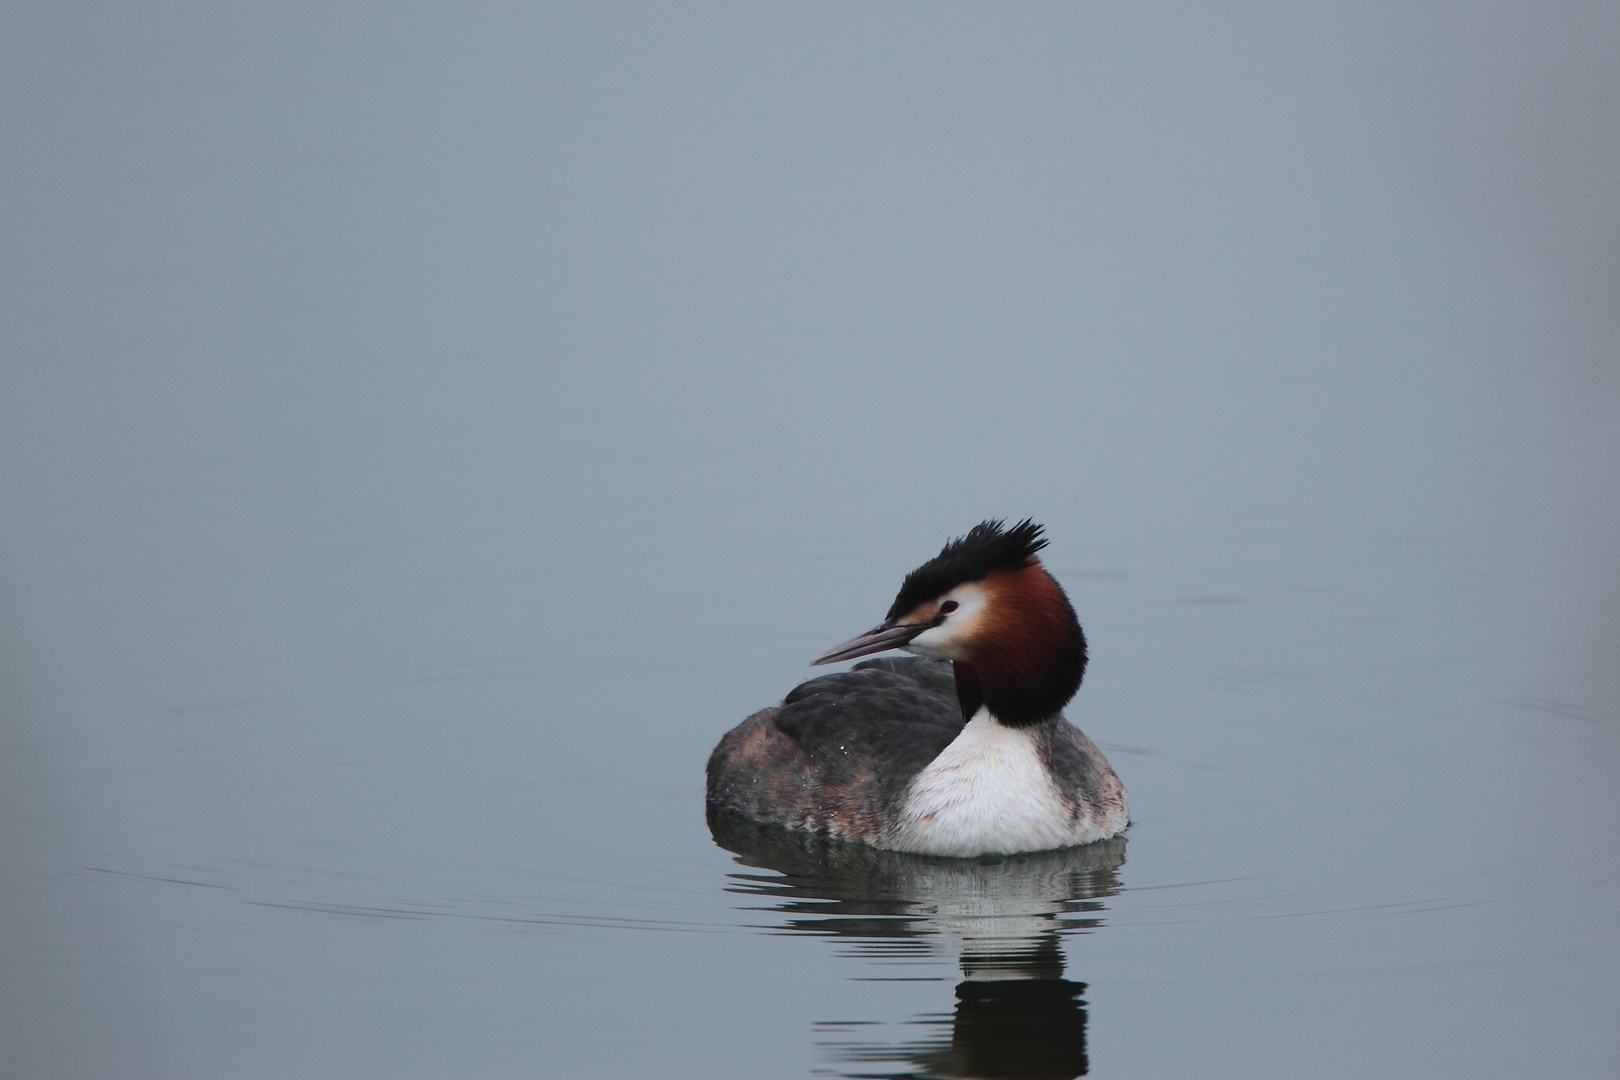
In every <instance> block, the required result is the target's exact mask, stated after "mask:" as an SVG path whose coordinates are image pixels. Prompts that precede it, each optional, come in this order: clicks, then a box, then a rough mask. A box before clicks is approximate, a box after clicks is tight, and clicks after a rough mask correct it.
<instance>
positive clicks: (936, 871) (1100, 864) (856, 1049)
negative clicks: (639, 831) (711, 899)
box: [709, 807, 1125, 1077]
mask: <svg viewBox="0 0 1620 1080" xmlns="http://www.w3.org/2000/svg"><path fill="white" fill-rule="evenodd" d="M709 829H710V831H711V832H712V833H713V835H714V839H715V841H716V842H717V843H718V844H719V845H720V846H721V847H723V848H725V849H727V850H728V851H731V852H733V853H735V854H736V856H737V862H738V863H739V864H740V865H741V866H743V867H747V868H750V869H758V870H767V871H773V872H774V873H770V874H761V873H752V872H748V871H746V870H745V871H742V872H735V871H734V872H733V873H732V874H731V877H732V879H733V884H732V886H731V887H730V891H732V892H735V893H740V894H742V895H745V896H749V897H755V898H768V899H769V900H770V901H771V903H772V904H773V906H774V907H775V909H776V910H777V911H780V912H782V913H783V914H784V915H787V916H788V920H787V923H786V926H787V928H788V929H790V930H793V931H796V932H799V933H806V934H814V935H818V936H830V937H837V938H840V939H843V940H846V941H850V942H852V943H853V944H854V946H855V948H854V950H853V951H854V955H856V956H858V957H862V958H865V959H869V960H889V961H893V960H898V959H916V960H923V959H932V958H936V957H937V956H938V955H939V954H940V950H942V949H946V950H949V951H951V952H954V954H955V956H956V958H957V959H958V961H959V963H960V965H961V969H962V975H963V979H962V981H961V982H960V983H958V984H957V987H956V1006H955V1010H954V1011H953V1012H951V1013H938V1014H933V1015H925V1016H922V1017H919V1018H918V1019H917V1020H915V1021H914V1022H913V1025H912V1026H915V1027H918V1028H920V1029H922V1033H923V1034H922V1036H921V1037H920V1038H917V1039H914V1040H909V1041H905V1042H900V1043H881V1042H862V1041H859V1040H858V1039H856V1038H854V1036H855V1035H856V1033H858V1032H860V1031H861V1030H863V1028H864V1027H865V1025H860V1024H847V1023H825V1024H818V1025H816V1031H817V1034H818V1039H817V1042H818V1044H819V1045H820V1047H821V1049H822V1051H823V1053H824V1054H825V1055H826V1056H827V1058H828V1059H829V1061H830V1063H831V1064H834V1065H836V1066H838V1067H839V1068H840V1071H841V1072H842V1074H843V1075H845V1076H850V1077H989V1076H996V1077H1075V1076H1084V1075H1085V1074H1086V1072H1087V1071H1088V1063H1087V1060H1086V1009H1085V1002H1084V1001H1083V1000H1082V998H1081V995H1082V994H1083V993H1084V992H1085V989H1086V984H1085V983H1081V982H1073V981H1070V980H1068V979H1065V978H1064V977H1063V952H1062V949H1061V947H1060V945H1059V942H1058V935H1059V934H1060V933H1064V932H1084V931H1087V930H1091V929H1094V928H1096V927H1097V926H1099V925H1100V920H1099V919H1098V918H1097V917H1096V916H1097V914H1098V913H1100V912H1101V911H1102V910H1103V905H1102V904H1101V903H1100V902H1099V898H1101V897H1106V896H1112V895H1114V894H1115V893H1117V892H1119V889H1120V885H1119V877H1118V870H1119V868H1120V867H1121V866H1122V865H1124V862H1125V839H1124V837H1114V838H1112V839H1109V840H1103V841H1099V842H1097V843H1094V844H1087V845H1086V846H1084V847H1077V848H1066V849H1064V850H1061V851H1042V852H1031V853H1026V854H1021V855H996V856H983V857H980V858H976V859H944V858H935V857H931V856H926V855H909V854H905V853H902V852H895V851H880V850H878V849H876V848H871V847H866V846H865V845H860V844H847V843H842V842H839V841H830V840H824V839H822V838H820V837H817V836H814V835H810V834H807V833H801V832H790V831H787V830H784V829H779V828H775V827H773V826H768V825H760V824H758V823H755V822H751V821H748V820H747V819H745V818H742V817H740V816H738V815H735V814H732V813H729V812H727V811H723V810H717V809H714V808H712V807H711V808H710V811H709Z"/></svg>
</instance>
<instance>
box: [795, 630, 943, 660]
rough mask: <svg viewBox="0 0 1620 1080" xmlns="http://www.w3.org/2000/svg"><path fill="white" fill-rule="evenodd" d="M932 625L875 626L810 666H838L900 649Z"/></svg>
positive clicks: (829, 651) (834, 647) (820, 657)
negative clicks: (844, 661)
mask: <svg viewBox="0 0 1620 1080" xmlns="http://www.w3.org/2000/svg"><path fill="white" fill-rule="evenodd" d="M930 625H931V624H930V623H898V624H896V625H893V626H891V625H889V624H888V623H884V624H883V625H882V626H874V627H873V628H872V629H870V630H868V631H867V632H866V633H864V634H862V635H860V636H859V637H852V638H850V639H849V640H848V641H846V642H844V643H843V644H842V645H834V646H833V647H832V648H830V649H828V650H827V651H826V652H824V653H822V654H821V655H820V656H818V657H816V658H815V659H814V660H812V661H810V666H811V667H815V666H816V665H817V664H836V663H837V662H838V661H840V660H853V659H855V658H856V657H857V656H866V655H868V654H870V653H875V652H883V651H884V650H885V649H898V648H899V647H900V646H902V645H904V644H905V643H906V642H908V641H910V640H911V639H912V638H914V637H916V636H917V635H918V634H920V633H922V632H923V631H924V630H927V629H928V627H929V626H930Z"/></svg>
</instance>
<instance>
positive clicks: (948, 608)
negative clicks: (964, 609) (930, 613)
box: [939, 600, 957, 615]
mask: <svg viewBox="0 0 1620 1080" xmlns="http://www.w3.org/2000/svg"><path fill="white" fill-rule="evenodd" d="M956 608H957V603H956V601H955V600H947V601H945V602H944V603H943V604H941V605H939V613H940V614H941V615H949V614H950V613H951V612H953V611H955V610H956Z"/></svg>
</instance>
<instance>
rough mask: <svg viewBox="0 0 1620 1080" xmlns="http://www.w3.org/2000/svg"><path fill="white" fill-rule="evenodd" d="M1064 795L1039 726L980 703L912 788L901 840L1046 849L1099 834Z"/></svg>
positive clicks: (934, 848)
mask: <svg viewBox="0 0 1620 1080" xmlns="http://www.w3.org/2000/svg"><path fill="white" fill-rule="evenodd" d="M1102 835H1107V834H1105V833H1098V832H1097V831H1096V829H1095V826H1094V825H1093V823H1092V822H1091V821H1089V820H1087V819H1086V818H1085V816H1084V815H1082V816H1081V818H1080V819H1079V820H1074V819H1073V818H1072V817H1071V809H1070V807H1069V805H1068V804H1067V803H1065V802H1064V800H1063V799H1062V798H1061V797H1060V796H1059V795H1058V792H1057V789H1056V788H1055V787H1054V786H1053V784H1052V776H1051V773H1049V772H1048V771H1047V768H1046V763H1045V762H1044V761H1043V760H1042V758H1041V752H1040V747H1039V746H1038V745H1037V743H1036V734H1035V732H1034V731H1032V730H1031V729H1029V728H1012V727H1007V726H1006V725H1005V724H999V723H997V722H996V721H995V720H994V719H992V718H991V716H990V713H989V711H988V710H987V709H982V708H981V709H980V710H979V711H978V713H977V714H975V715H974V717H973V719H972V720H969V721H968V723H967V726H966V727H964V728H963V729H962V733H961V734H960V735H958V736H957V737H956V739H955V741H953V742H952V743H951V744H950V745H949V746H947V747H946V748H945V749H944V751H943V752H941V753H940V755H939V757H937V758H935V759H934V760H933V761H932V762H931V763H929V765H928V767H927V768H925V769H924V770H923V771H922V772H920V773H918V774H917V778H916V779H915V780H913V781H912V782H911V787H910V789H909V790H908V791H907V792H906V800H905V804H904V807H903V808H902V810H901V822H900V827H899V830H898V834H897V836H896V837H895V840H896V843H895V845H894V846H895V847H896V848H898V849H899V850H901V851H915V852H920V853H922V854H926V855H958V856H961V855H982V854H986V853H988V852H1001V853H1006V854H1010V853H1012V852H1015V851H1044V850H1047V849H1049V848H1059V847H1068V846H1069V845H1071V844H1083V843H1086V842H1088V841H1090V840H1095V839H1098V837H1099V836H1102Z"/></svg>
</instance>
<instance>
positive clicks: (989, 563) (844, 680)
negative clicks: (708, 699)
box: [708, 520, 1129, 856]
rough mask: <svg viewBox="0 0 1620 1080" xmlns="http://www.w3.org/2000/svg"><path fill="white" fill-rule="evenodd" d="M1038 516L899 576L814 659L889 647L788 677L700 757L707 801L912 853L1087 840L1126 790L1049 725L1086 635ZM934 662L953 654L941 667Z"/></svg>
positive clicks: (1076, 684)
mask: <svg viewBox="0 0 1620 1080" xmlns="http://www.w3.org/2000/svg"><path fill="white" fill-rule="evenodd" d="M1045 546H1046V540H1045V539H1044V538H1043V537H1042V536H1041V526H1039V525H1036V524H1034V523H1033V522H1031V521H1028V520H1026V521H1022V522H1020V523H1019V524H1017V525H1014V526H1013V527H1012V528H1010V529H1009V528H1004V527H1003V524H1002V522H999V521H986V522H983V523H982V524H980V525H977V526H975V527H974V528H973V530H972V531H971V532H969V533H968V534H967V535H966V536H964V537H961V538H959V539H956V540H952V541H951V542H950V543H948V544H946V545H945V547H944V550H942V551H941V552H940V553H939V554H938V555H936V556H935V557H934V558H932V559H930V560H928V561H927V562H925V563H923V564H922V565H921V566H919V567H917V569H915V570H913V571H912V572H911V573H909V574H907V575H906V579H905V581H904V582H903V583H902V584H901V585H900V593H899V595H898V596H896V597H895V598H894V603H893V604H892V605H891V606H890V608H889V614H888V616H887V617H886V618H884V620H883V622H882V623H881V624H879V625H878V626H876V627H874V628H873V629H871V630H868V631H867V632H866V633H864V634H862V635H860V636H859V637H856V638H852V639H850V640H849V641H846V642H844V643H843V644H842V645H835V646H833V647H832V648H831V649H828V650H827V651H826V652H824V653H822V654H821V655H820V656H818V657H816V658H815V659H814V660H812V661H810V663H811V664H812V665H815V664H831V663H834V662H836V661H839V660H851V659H854V658H855V657H857V656H866V655H867V654H869V653H875V652H882V651H884V650H885V649H904V650H905V651H907V652H910V653H915V654H917V655H918V656H920V657H925V658H926V659H920V660H913V659H884V660H868V661H867V662H865V663H863V664H857V665H855V667H854V668H853V669H851V670H849V671H846V672H842V673H839V674H836V675H826V676H823V677H821V678H819V679H811V680H810V681H809V682H806V683H801V684H800V685H798V686H796V687H794V689H793V690H792V692H791V693H789V694H788V696H787V697H786V698H784V699H783V701H782V703H781V704H780V705H774V706H772V707H771V708H768V709H765V710H762V711H761V712H757V713H755V714H754V715H753V716H750V717H749V718H748V719H746V720H744V721H743V722H742V723H741V724H738V725H737V726H736V727H735V728H732V729H731V730H730V731H728V732H727V733H726V734H725V737H723V738H722V739H721V740H720V745H718V746H716V747H715V748H714V753H713V754H711V755H709V767H708V777H709V783H708V800H709V804H710V805H711V806H715V807H719V808H721V809H725V810H731V811H734V812H736V813H739V814H741V815H743V816H744V817H746V818H750V819H752V820H754V821H760V822H765V823H767V824H772V825H782V826H786V827H787V828H790V829H800V830H804V831H806V832H814V833H819V834H820V835H823V836H830V837H834V838H836V839H840V840H854V841H859V842H861V843H865V844H871V845H872V846H874V847H880V848H887V849H889V850H891V851H911V852H918V853H921V854H927V855H956V856H967V855H984V854H988V853H992V852H998V853H1003V854H1011V853H1013V852H1019V851H1044V850H1046V849H1048V848H1060V847H1068V846H1070V845H1074V844H1085V843H1090V842H1091V841H1093V840H1101V839H1103V838H1104V837H1108V836H1113V835H1114V834H1115V833H1118V832H1120V831H1121V830H1123V829H1124V828H1125V826H1126V825H1127V824H1128V823H1129V815H1128V814H1127V812H1126V809H1125V788H1124V786H1123V785H1121V784H1120V782H1119V777H1118V776H1116V775H1114V770H1113V767H1112V766H1110V765H1109V764H1108V761H1107V759H1106V758H1104V757H1103V756H1102V752H1101V751H1099V750H1098V749H1097V748H1096V747H1095V746H1093V745H1092V743H1091V740H1090V739H1088V738H1086V737H1085V735H1083V734H1082V733H1081V732H1080V729H1079V728H1077V727H1075V726H1074V725H1073V724H1070V723H1069V722H1068V721H1067V720H1065V719H1064V718H1063V713H1062V709H1063V706H1064V705H1066V704H1068V701H1069V699H1070V698H1072V697H1073V696H1074V693H1075V691H1076V690H1078V689H1079V688H1080V678H1081V676H1082V675H1083V674H1084V673H1085V669H1086V639H1085V635H1084V634H1082V633H1081V631H1080V621H1079V619H1077V618H1076V617H1075V614H1074V608H1073V607H1071V606H1070V604H1069V598H1068V597H1067V596H1066V595H1064V592H1063V587H1062V586H1060V585H1059V584H1058V583H1057V582H1056V581H1054V580H1053V578H1052V575H1051V574H1048V573H1047V572H1046V568H1045V567H1043V566H1042V565H1041V562H1040V560H1039V559H1037V558H1036V557H1035V553H1036V552H1038V551H1040V550H1041V549H1042V548H1044V547H1045ZM942 661H950V663H949V664H946V663H943V662H942Z"/></svg>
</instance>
